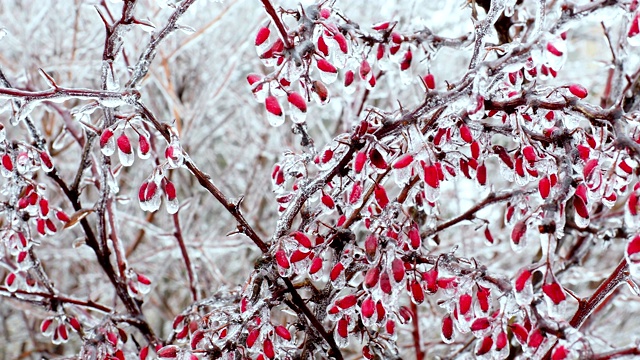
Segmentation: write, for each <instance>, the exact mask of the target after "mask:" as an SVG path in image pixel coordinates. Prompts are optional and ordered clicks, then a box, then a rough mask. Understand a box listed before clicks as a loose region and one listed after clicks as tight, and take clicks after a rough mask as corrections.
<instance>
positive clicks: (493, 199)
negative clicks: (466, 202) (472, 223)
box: [431, 190, 535, 234]
mask: <svg viewBox="0 0 640 360" xmlns="http://www.w3.org/2000/svg"><path fill="white" fill-rule="evenodd" d="M534 191H535V190H527V191H523V190H516V191H512V192H506V193H502V194H500V195H496V194H495V193H493V192H492V193H490V194H489V195H487V197H486V198H485V199H484V200H482V201H481V202H479V203H477V204H475V205H474V206H472V207H471V208H469V210H467V211H465V212H464V213H462V214H461V215H459V216H457V217H455V218H453V219H451V220H449V221H446V222H444V223H442V224H440V225H438V226H436V228H435V229H433V230H432V231H431V233H434V234H435V233H438V232H440V231H442V230H444V229H447V228H450V227H452V226H453V225H456V224H458V223H459V222H462V221H465V220H473V218H474V217H475V214H476V213H477V212H478V211H480V210H482V209H483V208H485V207H487V206H489V205H491V204H495V203H498V202H501V201H505V200H509V199H511V198H513V197H516V196H520V195H526V194H530V193H532V192H534Z"/></svg>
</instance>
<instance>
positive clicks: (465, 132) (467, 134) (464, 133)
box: [460, 124, 473, 144]
mask: <svg viewBox="0 0 640 360" xmlns="http://www.w3.org/2000/svg"><path fill="white" fill-rule="evenodd" d="M460 138H462V140H464V142H466V143H468V144H470V143H472V142H473V135H472V134H471V130H469V127H468V126H467V125H466V124H462V126H460Z"/></svg>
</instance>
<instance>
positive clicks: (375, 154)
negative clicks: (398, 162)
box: [369, 148, 389, 170]
mask: <svg viewBox="0 0 640 360" xmlns="http://www.w3.org/2000/svg"><path fill="white" fill-rule="evenodd" d="M369 160H371V164H372V165H373V166H375V167H377V168H378V169H381V170H386V169H387V168H388V167H389V165H388V164H387V162H386V161H385V160H384V157H383V156H382V154H381V153H380V151H378V149H376V148H373V149H371V151H369Z"/></svg>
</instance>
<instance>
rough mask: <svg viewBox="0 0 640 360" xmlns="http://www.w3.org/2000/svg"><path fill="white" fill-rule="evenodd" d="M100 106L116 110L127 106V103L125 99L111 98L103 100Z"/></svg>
mask: <svg viewBox="0 0 640 360" xmlns="http://www.w3.org/2000/svg"><path fill="white" fill-rule="evenodd" d="M107 78H108V77H107ZM100 105H102V106H104V107H108V108H114V107H118V106H123V105H127V102H126V101H125V99H123V98H119V97H112V96H109V97H103V98H101V99H100Z"/></svg>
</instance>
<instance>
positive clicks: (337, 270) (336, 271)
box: [329, 262, 344, 281]
mask: <svg viewBox="0 0 640 360" xmlns="http://www.w3.org/2000/svg"><path fill="white" fill-rule="evenodd" d="M343 270H344V265H343V264H342V263H341V262H338V263H337V264H336V265H335V266H334V267H333V269H331V273H330V274H329V278H330V279H331V281H336V279H338V277H339V276H340V275H341V274H342V271H343Z"/></svg>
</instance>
